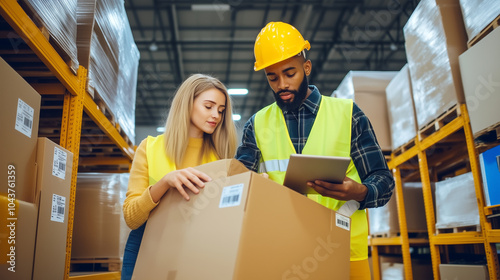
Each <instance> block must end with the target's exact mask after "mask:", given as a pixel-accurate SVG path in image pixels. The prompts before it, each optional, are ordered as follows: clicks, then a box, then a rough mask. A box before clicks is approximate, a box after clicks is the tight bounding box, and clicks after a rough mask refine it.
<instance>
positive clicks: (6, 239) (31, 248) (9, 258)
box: [0, 195, 37, 280]
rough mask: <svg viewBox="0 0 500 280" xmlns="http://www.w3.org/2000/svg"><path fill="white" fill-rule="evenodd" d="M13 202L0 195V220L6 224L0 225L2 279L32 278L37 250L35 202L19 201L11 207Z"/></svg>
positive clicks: (23, 279) (0, 271)
mask: <svg viewBox="0 0 500 280" xmlns="http://www.w3.org/2000/svg"><path fill="white" fill-rule="evenodd" d="M11 203H12V201H9V199H8V197H6V196H4V195H0V210H1V211H0V219H1V221H2V223H3V224H2V226H1V227H0V279H9V280H26V279H31V274H32V272H33V255H34V252H35V234H36V217H37V210H36V205H35V204H33V203H28V202H25V201H21V200H16V201H15V202H14V203H13V204H14V205H15V207H11V206H13V205H12V204H11ZM11 209H12V210H11ZM11 211H12V212H11ZM11 213H12V215H11ZM6 225H9V226H6Z"/></svg>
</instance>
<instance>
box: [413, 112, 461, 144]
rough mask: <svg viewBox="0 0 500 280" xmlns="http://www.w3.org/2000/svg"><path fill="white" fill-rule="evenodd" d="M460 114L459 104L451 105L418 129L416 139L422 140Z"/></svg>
mask: <svg viewBox="0 0 500 280" xmlns="http://www.w3.org/2000/svg"><path fill="white" fill-rule="evenodd" d="M460 115H461V112H460V106H459V105H458V104H455V105H453V107H451V108H450V109H448V110H447V111H446V112H444V113H442V114H441V115H439V117H437V118H436V119H435V120H433V121H431V122H430V123H429V124H427V125H426V126H424V127H423V128H422V129H420V130H419V131H418V139H419V140H420V141H422V140H424V139H425V138H427V137H429V136H430V135H432V134H434V133H435V132H437V131H438V130H439V129H441V128H442V127H443V126H445V125H447V124H449V123H450V122H452V121H453V120H454V119H456V118H458V117H459V116H460Z"/></svg>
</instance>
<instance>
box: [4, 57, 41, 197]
mask: <svg viewBox="0 0 500 280" xmlns="http://www.w3.org/2000/svg"><path fill="white" fill-rule="evenodd" d="M0 84H2V102H0V120H2V121H1V122H0V130H1V131H2V145H0V149H1V150H0V154H1V155H2V156H1V157H0V162H1V168H2V170H4V172H1V175H0V180H2V182H4V183H2V185H1V187H0V194H7V193H8V189H7V182H8V181H9V179H15V180H14V181H15V194H16V199H18V200H22V201H26V202H30V203H33V202H34V201H35V177H36V164H35V158H36V142H37V137H38V123H39V117H40V102H41V97H40V94H39V93H38V92H36V91H35V90H34V89H33V88H32V87H31V86H30V85H29V84H28V83H27V82H26V81H25V80H24V78H23V77H21V76H19V74H17V72H16V71H15V70H14V69H12V67H10V65H9V64H7V63H6V62H5V60H3V59H2V58H0ZM9 166H11V168H14V169H13V171H15V174H7V170H11V169H9ZM10 175H13V176H15V178H12V177H8V176H10Z"/></svg>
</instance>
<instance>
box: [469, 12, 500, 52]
mask: <svg viewBox="0 0 500 280" xmlns="http://www.w3.org/2000/svg"><path fill="white" fill-rule="evenodd" d="M499 25H500V15H498V16H497V17H496V18H495V19H494V20H493V21H492V22H491V23H490V24H488V25H487V26H486V27H485V28H484V29H483V30H481V32H479V34H477V35H476V36H475V37H474V38H472V39H470V40H469V42H467V47H468V48H469V49H470V48H471V47H472V46H474V45H475V44H476V43H477V42H479V41H481V39H483V38H484V37H486V35H488V34H490V33H491V31H493V30H494V29H495V28H497V27H498V26H499Z"/></svg>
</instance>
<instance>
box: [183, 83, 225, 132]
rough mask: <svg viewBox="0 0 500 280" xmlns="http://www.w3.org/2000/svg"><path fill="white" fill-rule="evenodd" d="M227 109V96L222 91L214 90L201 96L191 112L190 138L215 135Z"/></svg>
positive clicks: (196, 99) (195, 100) (197, 98)
mask: <svg viewBox="0 0 500 280" xmlns="http://www.w3.org/2000/svg"><path fill="white" fill-rule="evenodd" d="M225 109H226V96H225V95H224V93H222V92H221V91H220V90H218V89H216V88H213V89H209V90H207V91H204V92H202V93H201V94H199V95H198V96H197V97H196V98H195V99H194V103H193V110H192V111H191V125H190V127H189V137H192V138H202V137H203V133H207V134H212V133H214V131H215V128H216V127H217V126H218V125H219V123H220V122H221V120H222V115H223V112H224V110H225Z"/></svg>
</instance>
